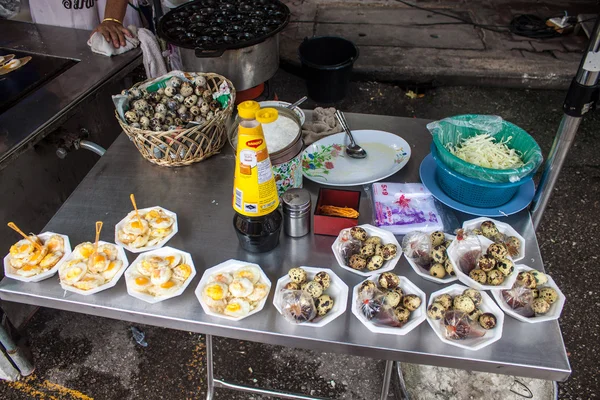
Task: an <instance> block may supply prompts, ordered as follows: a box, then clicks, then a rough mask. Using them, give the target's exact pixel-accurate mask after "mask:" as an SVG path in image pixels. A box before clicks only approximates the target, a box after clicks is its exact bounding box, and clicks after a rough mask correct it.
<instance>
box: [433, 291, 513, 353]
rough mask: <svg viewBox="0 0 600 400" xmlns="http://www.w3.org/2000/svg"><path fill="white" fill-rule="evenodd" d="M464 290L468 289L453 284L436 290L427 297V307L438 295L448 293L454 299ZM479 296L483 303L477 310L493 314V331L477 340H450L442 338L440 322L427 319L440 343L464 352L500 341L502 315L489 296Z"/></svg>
mask: <svg viewBox="0 0 600 400" xmlns="http://www.w3.org/2000/svg"><path fill="white" fill-rule="evenodd" d="M465 289H468V287H466V286H463V285H459V284H458V283H455V284H454V285H451V286H448V287H447V288H443V289H440V290H438V291H437V292H433V293H431V296H430V297H429V302H428V303H427V307H429V306H430V305H431V304H432V303H433V299H435V298H436V297H438V296H439V295H442V294H446V293H448V294H449V295H450V296H453V297H454V296H457V295H459V294H461V293H462V292H464V291H465ZM481 296H482V298H483V302H482V303H481V306H480V307H479V308H480V309H481V311H483V312H484V313H487V312H489V313H492V314H494V316H495V317H496V327H495V328H494V329H490V330H488V331H486V332H485V335H484V336H482V337H479V338H470V339H465V340H451V339H448V338H446V337H445V336H444V327H443V326H442V323H441V321H436V320H434V319H431V318H429V317H427V322H428V323H429V326H431V329H433V331H434V332H435V334H436V335H437V337H439V338H440V340H441V341H442V342H444V343H447V344H449V345H452V346H456V347H460V348H462V349H466V350H480V349H483V348H484V347H486V346H489V345H490V344H492V343H494V342H497V341H498V340H500V338H501V337H502V329H503V328H504V313H503V312H502V310H501V309H500V308H499V307H498V306H497V305H496V303H494V300H492V298H491V297H490V295H489V294H487V293H485V292H481Z"/></svg>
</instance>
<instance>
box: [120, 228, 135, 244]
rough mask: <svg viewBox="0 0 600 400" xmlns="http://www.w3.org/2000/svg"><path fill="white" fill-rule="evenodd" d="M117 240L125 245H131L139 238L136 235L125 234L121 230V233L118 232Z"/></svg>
mask: <svg viewBox="0 0 600 400" xmlns="http://www.w3.org/2000/svg"><path fill="white" fill-rule="evenodd" d="M117 238H118V239H119V240H120V241H121V242H123V243H125V244H130V243H132V242H133V241H134V240H135V239H137V236H136V235H131V234H129V233H125V232H124V231H123V230H122V229H121V230H119V231H118V232H117Z"/></svg>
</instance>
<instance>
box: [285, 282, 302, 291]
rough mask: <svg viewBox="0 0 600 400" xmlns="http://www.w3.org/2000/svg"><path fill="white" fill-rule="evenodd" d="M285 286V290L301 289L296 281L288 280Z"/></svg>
mask: <svg viewBox="0 0 600 400" xmlns="http://www.w3.org/2000/svg"><path fill="white" fill-rule="evenodd" d="M283 288H284V289H285V290H300V284H299V283H296V282H288V283H286V284H285V286H284V287H283Z"/></svg>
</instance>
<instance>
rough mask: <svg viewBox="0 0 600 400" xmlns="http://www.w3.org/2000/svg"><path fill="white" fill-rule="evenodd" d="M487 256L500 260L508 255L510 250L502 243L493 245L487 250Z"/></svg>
mask: <svg viewBox="0 0 600 400" xmlns="http://www.w3.org/2000/svg"><path fill="white" fill-rule="evenodd" d="M487 254H489V255H491V256H492V257H494V258H495V259H496V260H499V259H501V258H504V257H506V256H507V255H508V249H507V248H506V246H505V245H503V244H502V243H492V244H490V246H489V247H488V249H487Z"/></svg>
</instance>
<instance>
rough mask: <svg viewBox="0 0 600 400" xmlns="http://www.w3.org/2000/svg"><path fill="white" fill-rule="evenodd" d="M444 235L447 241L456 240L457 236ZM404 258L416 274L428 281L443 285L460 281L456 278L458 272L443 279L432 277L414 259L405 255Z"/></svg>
mask: <svg viewBox="0 0 600 400" xmlns="http://www.w3.org/2000/svg"><path fill="white" fill-rule="evenodd" d="M444 235H445V236H446V240H454V239H455V238H456V236H454V235H449V234H447V233H444ZM404 258H406V261H408V263H409V264H410V266H411V267H412V269H413V270H414V271H415V273H416V274H417V275H419V276H420V277H421V278H423V279H425V280H427V281H430V282H434V283H438V284H442V285H443V284H446V283H451V282H454V281H456V280H458V277H457V276H456V272H455V273H454V276H452V275H448V274H446V276H444V277H443V278H436V277H435V276H431V275H430V274H429V271H427V270H426V269H425V268H423V267H420V266H419V265H417V264H416V263H415V262H414V261H413V260H412V259H410V258H408V257H406V254H404ZM453 266H454V264H453Z"/></svg>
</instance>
